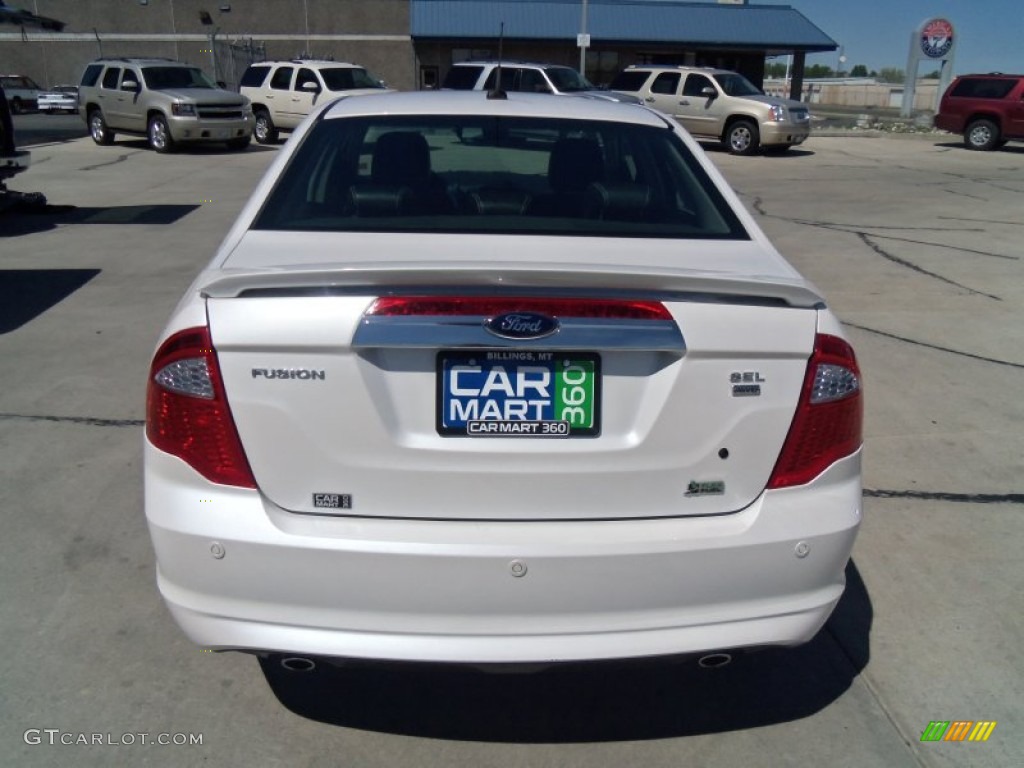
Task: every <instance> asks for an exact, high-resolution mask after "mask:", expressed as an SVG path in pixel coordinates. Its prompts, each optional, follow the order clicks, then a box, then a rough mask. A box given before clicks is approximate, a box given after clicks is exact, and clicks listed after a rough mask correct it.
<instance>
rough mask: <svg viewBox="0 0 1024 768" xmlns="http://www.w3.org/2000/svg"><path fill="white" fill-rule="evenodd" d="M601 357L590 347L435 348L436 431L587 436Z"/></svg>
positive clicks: (593, 420)
mask: <svg viewBox="0 0 1024 768" xmlns="http://www.w3.org/2000/svg"><path fill="white" fill-rule="evenodd" d="M600 368H601V360H600V357H599V356H598V355H597V354H594V353H590V352H555V351H543V352H540V351H533V350H522V351H519V350H471V351H464V350H459V351H441V352H439V353H438V356H437V376H438V382H437V431H438V433H439V434H441V435H444V436H472V437H594V436H597V435H598V434H600V431H601V424H600Z"/></svg>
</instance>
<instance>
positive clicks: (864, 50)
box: [750, 0, 1024, 75]
mask: <svg viewBox="0 0 1024 768" xmlns="http://www.w3.org/2000/svg"><path fill="white" fill-rule="evenodd" d="M750 4H751V5H789V6H791V7H792V8H795V9H796V10H798V11H800V12H801V13H802V14H803V15H804V16H806V17H807V19H808V20H810V21H811V23H813V24H814V25H815V26H816V27H818V28H819V29H821V30H822V31H823V32H824V33H825V34H827V35H828V36H829V37H831V38H832V39H833V40H835V41H836V42H837V43H839V44H840V45H841V46H843V54H844V55H845V56H846V61H845V62H844V63H843V65H842V67H841V69H843V70H845V71H847V72H849V71H850V69H851V68H852V67H854V66H856V65H857V64H863V65H864V66H866V67H867V68H868V70H869V71H870V70H881V69H882V68H883V67H893V68H896V69H905V68H906V66H907V50H908V47H909V45H910V35H911V33H912V32H913V31H914V30H916V29H917V27H918V25H919V24H920V23H921V22H922V21H924V20H925V19H930V18H944V19H946V20H948V21H949V22H950V23H951V24H952V25H953V30H954V34H953V38H954V40H955V41H956V52H955V58H954V60H953V73H954V74H957V75H962V74H969V73H975V72H1009V73H1015V74H1017V73H1022V72H1024V0H750ZM838 55H839V52H838V51H837V52H835V53H824V54H812V55H809V56H808V57H807V64H808V65H811V64H825V65H827V66H829V67H831V68H832V69H836V63H837V62H836V59H837V57H838ZM937 63H938V62H936V66H932V65H931V62H926V63H922V64H921V65H920V70H919V74H921V75H925V74H927V73H928V72H929V71H934V70H935V69H937V68H938V67H937Z"/></svg>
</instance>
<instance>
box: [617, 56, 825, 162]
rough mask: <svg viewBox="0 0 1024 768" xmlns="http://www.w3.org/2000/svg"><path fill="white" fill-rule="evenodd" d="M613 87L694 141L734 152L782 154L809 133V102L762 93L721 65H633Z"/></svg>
mask: <svg viewBox="0 0 1024 768" xmlns="http://www.w3.org/2000/svg"><path fill="white" fill-rule="evenodd" d="M611 89H612V90H613V91H618V92H620V93H626V94H630V95H632V96H636V97H638V98H640V99H642V100H643V101H644V102H646V103H647V104H649V105H651V106H652V107H654V108H655V109H657V110H659V111H661V112H664V113H665V114H666V115H671V116H672V117H674V118H675V119H676V120H678V121H679V122H680V123H681V124H682V126H683V127H684V128H686V130H688V131H689V132H690V133H691V134H692V135H693V136H694V137H696V138H698V139H714V140H716V141H721V142H722V144H723V145H724V146H725V148H726V149H727V150H729V151H730V152H732V153H733V154H736V155H750V154H753V153H754V152H756V151H757V150H758V149H759V148H764V149H766V150H769V151H779V152H785V151H786V150H787V149H789V148H790V147H791V146H793V145H795V144H800V143H802V142H803V141H804V140H806V139H807V137H808V136H809V135H810V133H811V115H810V111H809V110H808V108H807V105H806V104H804V103H803V102H799V101H791V100H790V99H780V98H776V97H774V96H766V95H765V94H764V93H762V92H761V91H760V90H758V88H757V87H756V86H755V85H754V84H753V83H751V82H750V81H749V80H747V78H745V77H744V76H743V75H741V74H739V73H737V72H730V71H728V70H725V69H711V68H705V67H682V66H631V67H627V68H626V69H624V70H623V71H622V72H620V73H619V74H618V75H617V76H616V77H615V79H614V80H613V81H612V84H611Z"/></svg>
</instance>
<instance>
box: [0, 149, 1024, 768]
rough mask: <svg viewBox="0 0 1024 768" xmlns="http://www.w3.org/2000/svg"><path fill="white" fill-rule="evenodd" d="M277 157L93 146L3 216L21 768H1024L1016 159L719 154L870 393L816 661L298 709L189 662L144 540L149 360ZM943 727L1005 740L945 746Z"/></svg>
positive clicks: (375, 683)
mask: <svg viewBox="0 0 1024 768" xmlns="http://www.w3.org/2000/svg"><path fill="white" fill-rule="evenodd" d="M275 152H276V150H275V149H273V148H265V147H259V146H256V145H253V146H252V147H250V149H249V150H247V151H245V152H242V153H238V152H228V151H226V150H225V151H222V150H220V149H197V150H194V151H189V152H183V153H180V154H176V155H170V156H161V155H157V154H155V153H153V152H151V151H149V150H148V149H146V148H145V144H144V142H142V141H138V140H124V139H119V140H118V141H117V143H116V144H114V145H113V146H110V147H98V146H95V145H94V144H93V143H92V142H91V141H90V140H88V139H77V140H74V141H70V142H67V143H59V144H49V145H43V146H38V147H36V148H34V149H33V161H34V164H33V167H32V169H31V170H30V171H29V172H27V173H25V174H23V175H22V176H20V177H19V178H17V179H15V180H14V181H13V182H12V183H11V184H10V186H11V187H12V188H14V189H17V190H22V191H29V190H37V191H41V192H43V193H44V194H45V195H46V196H47V198H48V199H49V202H50V208H49V209H48V210H47V211H46V212H45V213H43V214H39V215H25V214H10V213H8V214H6V215H3V216H0V299H2V301H0V355H2V357H3V360H4V364H3V365H2V366H0V392H2V395H0V478H2V482H0V510H2V514H3V523H4V525H3V536H2V537H0V584H2V585H3V597H4V599H3V600H2V601H0V644H2V647H3V648H4V651H5V653H4V654H3V658H2V660H0V683H2V685H0V712H2V715H3V717H2V718H0V754H2V755H4V758H3V760H2V761H0V762H4V763H5V764H10V765H24V766H46V765H67V764H74V765H83V766H86V765H88V766H92V765H97V766H100V765H102V766H121V765H124V766H136V765H173V766H180V765H198V764H209V765H240V764H249V765H259V766H277V765H281V766H285V765H287V766H295V765H303V766H317V765H338V764H343V765H346V766H388V767H389V768H395V767H397V766H417V768H419V767H422V766H452V765H466V766H559V767H562V766H583V765H586V766H588V768H594V767H595V766H619V765H623V764H627V763H628V764H631V765H640V766H673V768H675V767H676V766H681V765H705V766H734V765H744V766H747V767H748V768H749V767H753V766H787V765H792V766H808V765H832V766H886V767H890V766H935V767H936V768H939V767H944V766H961V765H971V766H1009V765H1019V764H1021V762H1022V758H1024V699H1022V697H1021V695H1020V688H1021V680H1022V677H1024V674H1022V673H1024V651H1022V647H1024V643H1022V640H1024V599H1022V597H1021V595H1022V593H1024V570H1022V568H1021V566H1020V563H1021V557H1020V549H1021V545H1022V543H1024V535H1022V526H1024V522H1022V512H1024V399H1022V398H1021V397H1020V393H1021V392H1022V391H1024V266H1022V260H1021V259H1022V257H1024V247H1022V245H1021V243H1022V239H1024V238H1022V235H1024V220H1022V217H1021V211H1022V210H1024V146H1022V145H1009V146H1007V147H1006V148H1005V149H1004V150H1003V151H1000V152H995V153H975V152H968V151H966V150H963V149H962V148H961V146H960V144H959V143H958V142H956V141H954V139H953V138H952V137H947V138H935V137H910V138H900V137H891V138H890V137H884V138H851V137H843V138H839V137H812V139H810V140H809V141H808V142H807V144H806V145H805V146H804V147H802V148H799V149H797V150H794V151H792V152H790V153H788V154H787V155H785V156H766V157H752V158H739V157H733V156H730V155H727V154H725V153H722V152H719V151H715V150H711V151H710V155H711V157H712V158H713V160H714V162H715V163H716V164H717V165H718V166H719V167H720V168H721V169H722V171H723V172H724V173H725V175H726V176H727V177H728V179H729V180H730V182H731V183H732V184H733V185H734V187H735V188H736V189H737V191H738V192H739V193H740V195H741V197H742V198H743V200H744V202H745V203H746V205H747V206H748V207H749V208H750V209H751V210H752V211H754V212H755V213H756V214H757V216H758V218H759V220H760V222H761V224H762V226H763V227H764V228H765V230H766V231H767V233H768V235H769V237H771V238H772V239H773V241H774V242H775V244H776V245H777V246H778V247H779V249H780V250H781V251H782V252H783V253H784V254H785V255H786V256H787V257H788V258H789V259H790V260H791V261H792V262H793V263H794V264H795V265H796V266H797V267H798V268H799V269H800V270H801V271H802V272H803V273H804V274H805V275H807V276H808V277H809V278H810V279H812V280H813V281H814V282H815V283H816V284H817V285H818V286H819V287H820V288H821V289H822V290H823V292H824V293H825V295H826V296H828V297H829V300H830V302H831V304H832V306H833V308H834V309H835V311H836V312H837V314H838V315H839V317H840V319H841V320H843V322H844V323H845V324H846V326H847V329H848V333H849V336H850V338H851V340H852V342H853V344H854V346H855V348H856V349H857V351H858V354H859V356H860V362H861V367H862V369H863V372H864V376H865V381H866V390H865V391H866V398H867V412H866V423H865V435H866V445H865V464H864V471H865V475H864V483H865V497H866V498H865V519H864V525H863V528H862V530H861V534H860V538H859V539H858V542H857V545H856V548H855V550H854V557H853V561H852V563H851V565H850V567H849V569H848V577H849V584H848V588H847V593H846V595H845V597H844V599H843V601H842V602H841V603H840V606H839V608H838V609H837V611H836V613H835V614H834V616H833V617H832V619H831V620H830V621H829V623H828V625H827V626H826V628H825V629H824V630H823V631H822V632H821V633H820V634H819V636H818V637H817V638H816V639H815V640H814V641H813V642H812V643H810V644H809V645H807V646H804V647H802V648H799V649H794V650H778V651H766V652H763V653H759V654H754V655H750V656H746V657H743V658H740V659H739V660H737V661H736V662H734V663H733V664H732V665H730V666H728V667H724V668H722V669H718V670H702V669H698V668H696V667H695V665H693V664H689V663H688V664H682V663H676V662H673V661H671V660H669V661H664V660H656V661H649V662H646V663H630V664H600V665H574V666H567V667H561V668H555V669H550V670H547V671H544V672H540V673H537V674H532V675H520V676H512V675H487V674H484V673H481V672H477V671H474V670H468V669H462V668H445V667H440V668H439V667H419V666H402V665H375V666H370V667H359V668H354V669H352V670H349V671H346V672H345V673H344V674H340V675H330V676H327V677H326V678H325V680H323V681H322V682H321V683H319V684H317V685H316V686H314V687H313V688H312V689H311V690H307V691H305V692H302V691H300V690H299V689H298V688H297V686H296V685H295V684H294V678H290V677H287V676H284V675H282V673H280V672H279V671H271V674H270V677H269V682H271V683H273V686H271V685H269V684H268V679H265V677H264V674H263V673H262V671H261V668H260V666H259V665H258V663H257V661H256V660H255V659H253V658H251V657H248V656H243V655H240V654H212V653H204V652H202V651H201V650H200V649H199V648H196V647H194V646H192V645H191V643H189V642H188V641H187V640H186V639H185V638H184V637H183V636H182V634H181V633H180V632H179V631H178V629H177V627H176V626H175V625H174V624H173V622H172V621H171V619H170V616H169V615H168V613H167V612H166V610H165V609H164V607H163V605H162V603H161V601H160V599H159V596H158V594H157V590H156V586H155V583H154V566H153V555H152V550H151V547H150V542H149V538H148V534H147V531H146V527H145V521H144V518H143V513H142V487H141V445H142V433H141V423H142V418H143V407H144V403H143V395H144V387H145V378H146V374H147V367H148V363H149V358H150V355H151V353H152V347H153V344H154V343H155V340H156V337H157V334H158V333H159V331H160V329H161V327H162V326H163V324H164V322H165V320H166V318H167V316H168V314H169V313H170V311H171V309H172V307H173V306H174V304H175V303H176V302H177V300H178V298H179V297H180V295H181V293H182V292H183V291H184V289H185V287H186V286H187V285H188V283H189V282H190V281H191V278H192V277H193V275H194V274H195V273H196V272H197V271H198V270H199V268H200V267H201V266H202V265H203V264H204V263H205V262H206V261H207V260H208V259H209V257H210V256H211V255H212V253H213V250H214V249H215V248H216V246H217V244H218V242H219V241H220V239H221V238H222V237H223V235H224V234H225V233H226V231H227V228H228V226H229V225H230V223H231V221H232V220H233V217H234V216H235V214H236V213H237V212H238V210H239V209H240V208H241V206H242V204H243V203H244V201H245V199H246V197H247V196H248V194H249V192H250V191H251V189H252V188H253V187H254V185H255V183H256V181H257V180H258V178H259V177H260V175H261V173H262V171H263V169H264V168H266V166H267V165H268V163H269V162H270V160H271V159H272V158H273V157H274V155H275ZM279 698H280V700H279ZM282 702H283V703H284V705H282ZM296 713H299V714H296ZM947 720H948V721H957V720H960V721H968V720H969V721H995V722H997V726H996V727H995V729H994V731H993V732H992V735H991V737H990V738H989V740H988V741H987V742H985V743H967V742H964V743H955V742H937V743H932V742H922V741H921V735H922V732H923V731H924V730H925V729H926V727H927V726H928V725H929V723H930V722H931V721H947ZM97 735H98V736H99V739H98V741H99V742H100V743H95V742H96V741H97V738H96V736H97ZM161 735H164V736H166V737H167V738H164V739H163V740H165V741H170V742H172V743H170V744H167V745H161V744H151V743H143V742H144V741H145V742H154V741H158V740H160V737H161ZM197 735H198V736H199V738H201V741H202V743H201V744H195V743H191V744H190V743H188V742H190V741H191V742H194V741H195V740H196V736H197ZM83 739H84V741H85V742H87V743H85V744H83V743H82V741H83ZM183 740H184V741H185V742H186V743H178V742H181V741H183ZM51 742H52V743H51ZM62 742H63V743H62ZM67 742H71V743H67Z"/></svg>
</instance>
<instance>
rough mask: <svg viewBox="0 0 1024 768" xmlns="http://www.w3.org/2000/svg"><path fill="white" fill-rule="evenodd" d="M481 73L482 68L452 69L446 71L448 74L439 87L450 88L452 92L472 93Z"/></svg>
mask: <svg viewBox="0 0 1024 768" xmlns="http://www.w3.org/2000/svg"><path fill="white" fill-rule="evenodd" d="M483 71H484V68H483V67H474V66H468V67H452V68H451V69H449V70H448V74H447V75H445V76H444V82H443V83H441V87H442V88H450V89H452V90H453V91H472V90H473V86H474V85H476V81H477V80H479V79H480V73H481V72H483Z"/></svg>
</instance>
